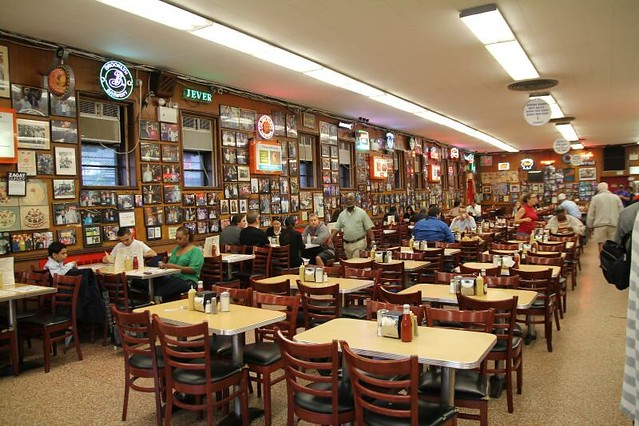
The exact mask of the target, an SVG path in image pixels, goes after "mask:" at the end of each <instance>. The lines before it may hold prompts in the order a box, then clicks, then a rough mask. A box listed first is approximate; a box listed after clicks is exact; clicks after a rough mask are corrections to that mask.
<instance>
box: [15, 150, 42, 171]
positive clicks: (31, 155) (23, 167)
mask: <svg viewBox="0 0 639 426" xmlns="http://www.w3.org/2000/svg"><path fill="white" fill-rule="evenodd" d="M35 154H36V153H35V151H31V150H26V149H21V150H20V151H18V171H19V172H24V173H26V174H27V176H35V175H36V174H37V170H36V155H35Z"/></svg>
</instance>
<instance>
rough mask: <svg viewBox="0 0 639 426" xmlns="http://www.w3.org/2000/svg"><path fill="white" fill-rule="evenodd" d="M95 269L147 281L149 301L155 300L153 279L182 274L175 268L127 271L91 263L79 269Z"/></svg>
mask: <svg viewBox="0 0 639 426" xmlns="http://www.w3.org/2000/svg"><path fill="white" fill-rule="evenodd" d="M87 268H90V269H93V271H95V272H99V273H101V274H119V273H121V272H124V273H125V274H126V277H127V278H130V279H139V280H144V281H147V283H148V288H149V300H151V301H152V300H153V299H154V292H155V291H154V286H153V279H154V278H159V277H166V276H169V275H174V274H177V273H178V272H180V270H179V269H175V268H160V267H157V266H141V267H139V268H138V269H131V270H129V271H125V270H123V269H121V268H117V267H116V266H115V265H114V264H112V263H90V264H87V265H79V266H78V269H87Z"/></svg>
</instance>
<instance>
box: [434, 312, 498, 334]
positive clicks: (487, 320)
mask: <svg viewBox="0 0 639 426" xmlns="http://www.w3.org/2000/svg"><path fill="white" fill-rule="evenodd" d="M424 310H425V313H426V325H427V326H428V327H437V326H440V325H441V326H444V327H446V328H453V327H451V324H455V327H454V328H459V329H464V330H469V331H479V332H483V333H490V332H492V330H493V322H494V321H495V310H494V309H493V308H490V309H485V310H456V309H438V308H433V307H431V306H424Z"/></svg>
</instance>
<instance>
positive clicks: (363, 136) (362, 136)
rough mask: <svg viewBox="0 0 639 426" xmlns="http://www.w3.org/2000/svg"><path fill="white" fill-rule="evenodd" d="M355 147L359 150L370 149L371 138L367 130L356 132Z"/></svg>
mask: <svg viewBox="0 0 639 426" xmlns="http://www.w3.org/2000/svg"><path fill="white" fill-rule="evenodd" d="M355 149H356V150H357V151H368V150H369V149H370V139H369V138H368V132H367V131H366V130H358V131H357V132H355Z"/></svg>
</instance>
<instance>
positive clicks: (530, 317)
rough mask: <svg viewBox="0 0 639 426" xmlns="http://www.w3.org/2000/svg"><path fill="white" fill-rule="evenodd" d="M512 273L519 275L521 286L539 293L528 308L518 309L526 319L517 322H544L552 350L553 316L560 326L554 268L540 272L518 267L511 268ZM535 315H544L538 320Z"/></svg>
mask: <svg viewBox="0 0 639 426" xmlns="http://www.w3.org/2000/svg"><path fill="white" fill-rule="evenodd" d="M510 274H511V275H519V277H520V280H519V288H521V289H524V290H531V291H536V292H537V293H539V296H537V299H535V302H534V303H533V305H532V306H531V307H530V308H528V309H519V310H517V314H518V315H523V316H524V319H522V320H517V322H521V323H525V324H529V323H530V324H543V325H544V329H545V335H546V346H547V349H548V352H552V317H553V313H554V315H555V322H556V324H557V326H558V327H559V313H558V311H557V309H556V301H555V298H556V294H557V291H556V289H555V285H554V282H555V281H554V280H553V278H552V269H550V268H548V269H546V270H543V271H538V272H527V271H523V270H521V269H517V268H510ZM535 317H542V318H541V319H539V320H536V319H535ZM532 338H533V336H526V339H527V340H526V342H527V343H530V341H531V339H532Z"/></svg>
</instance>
